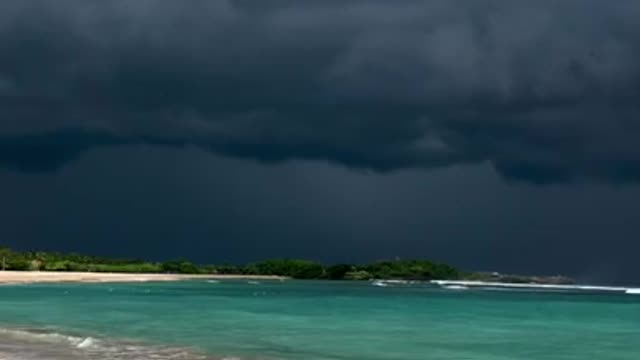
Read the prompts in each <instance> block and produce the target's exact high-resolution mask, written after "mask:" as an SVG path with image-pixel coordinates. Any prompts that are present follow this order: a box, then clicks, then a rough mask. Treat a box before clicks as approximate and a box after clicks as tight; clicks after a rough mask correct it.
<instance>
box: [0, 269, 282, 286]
mask: <svg viewBox="0 0 640 360" xmlns="http://www.w3.org/2000/svg"><path fill="white" fill-rule="evenodd" d="M193 279H215V280H225V279H226V280H234V279H247V280H281V279H284V278H283V277H280V276H265V275H216V274H211V275H182V274H129V273H90V272H48V271H0V284H30V283H53V282H81V283H109V282H147V281H180V280H193Z"/></svg>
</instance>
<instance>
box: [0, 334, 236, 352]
mask: <svg viewBox="0 0 640 360" xmlns="http://www.w3.org/2000/svg"><path fill="white" fill-rule="evenodd" d="M0 359H2V360H45V359H46V360H107V359H108V360H143V359H144V360H147V359H154V360H241V359H240V358H238V357H231V356H229V357H226V356H219V357H212V356H208V355H204V354H200V353H197V352H195V351H193V350H191V349H186V348H180V347H170V346H154V345H146V344H139V343H134V342H124V341H111V340H105V339H96V338H94V337H90V336H86V337H85V336H76V335H68V334H62V333H59V332H56V331H55V330H51V329H46V328H44V329H43V328H15V329H14V328H0Z"/></svg>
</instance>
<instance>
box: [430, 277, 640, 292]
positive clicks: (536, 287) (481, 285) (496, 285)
mask: <svg viewBox="0 0 640 360" xmlns="http://www.w3.org/2000/svg"><path fill="white" fill-rule="evenodd" d="M431 283H432V284H434V285H438V286H441V287H443V288H447V287H449V288H450V287H451V286H465V287H468V288H477V289H504V290H529V291H540V290H543V291H549V290H554V291H586V292H590V291H591V292H617V293H623V294H625V293H626V294H640V289H635V288H626V287H619V286H593V285H553V284H517V283H501V282H489V281H458V280H455V281H454V280H432V281H431Z"/></svg>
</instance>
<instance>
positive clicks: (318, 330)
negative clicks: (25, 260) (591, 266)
mask: <svg viewBox="0 0 640 360" xmlns="http://www.w3.org/2000/svg"><path fill="white" fill-rule="evenodd" d="M498 290H499V289H442V288H437V287H433V286H430V285H428V284H412V285H400V284H393V285H389V286H373V284H371V283H368V282H321V281H284V282H280V281H260V282H248V281H219V282H217V281H206V280H202V281H200V280H198V281H183V282H174V283H138V284H46V285H33V284H32V285H15V286H14V285H11V286H0V359H1V360H18V359H20V360H41V359H53V360H62V359H65V360H75V359H109V360H112V359H113V360H118V359H127V360H136V359H154V360H163V359H176V360H179V359H182V360H188V359H304V360H314V359H318V360H320V359H336V360H366V359H371V360H375V359H397V360H404V359H407V360H408V359H426V360H429V359H433V360H445V359H447V360H448V359H451V360H454V359H455V360H465V359H468V360H518V359H522V360H638V359H640V296H638V295H625V294H619V293H615V294H614V293H611V294H608V293H590V292H583V291H576V292H548V291H528V290H527V291H511V290H504V289H502V290H500V291H498Z"/></svg>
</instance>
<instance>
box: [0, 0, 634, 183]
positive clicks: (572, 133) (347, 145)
mask: <svg viewBox="0 0 640 360" xmlns="http://www.w3.org/2000/svg"><path fill="white" fill-rule="evenodd" d="M639 19H640V4H638V2H637V1H627V0H620V1H615V2H603V1H595V0H592V1H577V0H569V1H562V2H557V1H490V0H487V1H456V0H453V1H451V0H447V1H444V0H443V1H437V0H434V1H411V0H403V1H393V2H391V1H357V0H350V1H304V2H299V1H269V2H255V1H223V0H220V1H191V2H189V4H188V6H186V5H185V4H184V3H181V2H176V1H147V0H140V1H108V2H107V1H81V2H79V1H64V0H63V1H59V0H56V1H53V0H51V1H28V2H23V1H9V2H3V3H2V4H0V54H2V56H0V109H1V112H0V117H1V119H2V120H1V122H0V165H2V166H4V167H7V168H11V169H15V170H21V171H50V170H54V169H57V168H59V167H60V166H63V165H65V164H66V163H67V162H68V161H70V160H72V159H75V158H77V157H78V156H79V155H81V154H82V153H83V152H85V151H86V150H87V149H91V148H94V147H101V146H109V145H118V144H152V145H167V146H184V145H193V146H197V147H200V148H203V149H206V150H211V151H214V152H216V153H219V154H223V155H229V156H237V157H246V158H251V159H257V160H260V161H265V162H280V161H284V160H290V159H302V160H322V161H329V162H332V163H335V164H340V165H344V166H347V167H352V168H364V169H373V170H376V171H383V172H384V171H391V170H398V169H412V168H424V169H429V168H437V167H442V166H449V165H457V164H472V163H483V162H487V163H490V164H492V166H493V167H495V169H496V170H497V171H498V172H499V173H500V174H501V175H502V176H503V177H505V178H508V179H517V180H524V181H528V182H534V183H549V182H565V181H573V180H584V179H587V180H589V179H594V180H597V181H605V182H635V181H637V180H639V179H640V151H639V150H638V147H637V146H636V143H637V139H638V135H639V134H640V123H639V119H640V105H638V104H639V103H640V102H639V101H638V100H639V98H640V66H638V64H639V63H640V21H638V20H639Z"/></svg>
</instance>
